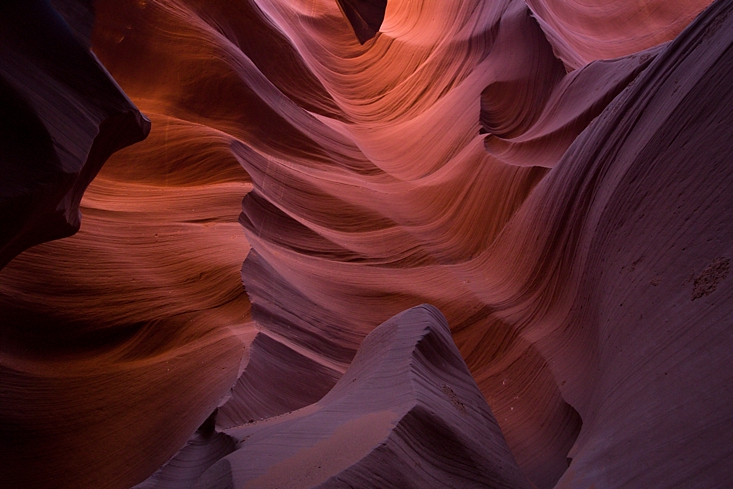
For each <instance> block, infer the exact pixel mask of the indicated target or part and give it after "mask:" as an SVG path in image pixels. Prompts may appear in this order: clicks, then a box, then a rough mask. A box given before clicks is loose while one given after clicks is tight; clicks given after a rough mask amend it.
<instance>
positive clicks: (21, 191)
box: [0, 0, 150, 269]
mask: <svg viewBox="0 0 733 489" xmlns="http://www.w3.org/2000/svg"><path fill="white" fill-rule="evenodd" d="M0 58H2V60H3V61H2V63H0V105H2V107H3V113H2V116H1V117H0V124H1V125H2V127H0V132H1V133H2V138H3V143H2V145H1V146H0V269H1V268H3V267H4V266H5V265H7V263H8V262H9V261H10V260H12V259H13V258H14V257H15V256H17V255H18V254H19V253H21V252H22V251H23V250H25V249H27V248H30V247H31V246H34V245H36V244H39V243H42V242H44V241H49V240H52V239H58V238H63V237H67V236H71V235H72V234H74V233H75V232H76V231H78V229H79V225H80V219H81V215H80V212H79V202H80V200H81V197H82V194H83V193H84V190H85V189H86V188H87V186H88V185H89V183H90V182H91V181H92V179H93V178H94V177H95V176H96V174H97V172H99V170H100V168H101V167H102V165H103V164H104V162H105V161H106V160H107V158H109V156H110V155H111V154H112V153H114V152H115V151H117V150H119V149H121V148H123V147H125V146H128V145H130V144H133V143H135V142H138V141H141V140H143V139H145V137H146V136H147V135H148V132H149V131H150V121H149V120H148V119H147V118H146V117H145V116H144V115H142V114H141V113H140V112H139V111H138V110H137V108H136V107H135V105H133V103H132V102H131V101H130V100H129V99H128V98H127V96H126V95H125V94H124V93H123V92H122V91H121V90H120V88H119V87H118V86H117V84H116V83H115V81H114V80H113V79H112V78H111V77H110V76H109V74H108V73H107V71H106V70H105V69H104V68H103V67H102V66H101V65H100V64H99V62H98V61H97V60H96V58H95V57H94V56H93V55H92V54H91V53H90V52H89V51H88V50H87V49H86V47H85V46H83V45H82V44H81V43H80V42H79V40H78V39H77V38H76V37H75V36H74V34H73V33H72V31H71V30H70V28H69V26H68V25H67V24H66V23H65V21H64V20H63V18H62V17H61V16H60V15H59V14H58V13H56V11H55V10H54V9H53V8H52V7H51V6H50V5H49V4H48V3H47V2H43V1H40V0H31V1H28V2H4V3H3V5H2V6H1V7H0Z"/></svg>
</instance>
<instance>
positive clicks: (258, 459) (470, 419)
mask: <svg viewBox="0 0 733 489" xmlns="http://www.w3.org/2000/svg"><path fill="white" fill-rule="evenodd" d="M224 433H226V435H228V436H229V438H230V439H231V440H232V443H235V442H236V447H235V449H234V450H233V451H231V453H230V454H228V455H226V456H225V457H223V458H222V459H221V460H220V461H218V462H217V463H215V464H211V463H210V461H209V459H208V458H206V457H203V456H202V457H200V458H199V459H198V467H200V471H201V475H200V476H199V478H198V480H197V482H195V483H194V484H193V485H192V486H189V485H188V483H187V482H184V479H185V476H186V475H187V474H188V472H187V470H185V469H182V467H184V466H186V464H185V463H184V457H183V455H184V454H189V453H193V450H194V446H195V445H193V444H190V445H189V446H188V447H187V449H189V450H186V451H183V452H181V454H179V455H178V456H177V457H176V458H174V459H173V460H171V462H169V464H168V465H167V466H166V467H164V468H163V469H162V470H161V471H160V472H159V474H156V476H154V479H157V480H163V479H165V480H169V481H173V480H175V479H176V475H179V483H178V485H177V486H175V487H179V488H184V487H197V488H198V487H200V488H207V489H215V488H225V487H228V488H244V487H259V488H269V487H273V488H274V487H292V488H299V487H303V488H309V487H324V488H325V487H347V486H350V487H374V486H377V487H384V488H389V487H399V488H412V487H414V488H428V487H436V488H437V487H446V486H448V487H507V488H510V487H511V488H522V487H531V484H530V483H529V482H528V481H527V480H526V479H525V478H524V476H523V475H522V473H521V471H520V470H519V467H517V465H516V462H515V461H514V458H513V457H512V455H511V452H510V451H509V448H508V447H507V445H506V442H505V441H504V438H503V437H502V435H501V431H500V429H499V427H498V425H497V423H496V421H495V420H494V417H493V415H492V414H491V410H490V409H489V407H488V406H487V405H486V401H485V400H484V398H483V396H482V395H481V392H480V391H479V390H478V387H477V386H476V383H475V382H474V380H473V379H472V378H471V374H470V373H469V371H468V368H467V367H466V364H465V362H464V361H463V359H462V358H461V356H460V353H459V352H458V349H457V348H456V346H455V345H454V344H453V341H452V339H451V336H450V331H449V329H448V325H447V323H446V322H445V318H443V316H442V315H441V314H440V312H439V311H438V310H437V309H435V308H433V307H431V306H419V307H415V308H413V309H410V310H408V311H405V312H403V313H401V314H399V315H397V316H395V317H394V318H392V319H390V320H388V321H386V322H385V323H384V324H382V325H381V326H379V327H378V328H376V329H375V330H374V331H372V332H371V333H370V334H369V335H368V336H367V337H366V339H365V340H364V342H363V343H362V345H361V347H360V348H359V351H358V352H357V354H356V357H355V358H354V361H353V362H352V364H351V366H350V367H349V369H348V370H347V371H346V373H345V374H344V376H343V377H342V378H341V380H340V381H339V382H338V383H337V384H336V386H335V387H334V388H333V389H332V390H331V391H330V392H329V393H328V394H327V395H326V396H325V397H324V398H323V399H321V400H320V401H319V402H317V403H315V404H313V405H311V406H309V407H306V408H303V409H301V410H299V411H295V412H292V413H289V414H287V415H284V416H279V417H275V418H272V419H269V420H265V421H261V422H257V423H249V424H245V425H243V426H240V427H234V428H231V429H227V430H225V431H224ZM216 436H221V434H219V435H216ZM189 460H190V459H189ZM207 462H209V464H210V465H211V466H210V467H206V463H207ZM191 466H192V467H193V464H192V465H191ZM188 470H191V469H188ZM151 482H152V481H151ZM150 487H166V486H164V485H151V486H150Z"/></svg>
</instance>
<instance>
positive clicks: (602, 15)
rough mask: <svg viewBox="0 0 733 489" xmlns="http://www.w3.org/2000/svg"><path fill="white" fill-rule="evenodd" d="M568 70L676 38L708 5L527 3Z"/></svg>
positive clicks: (692, 0) (655, 0)
mask: <svg viewBox="0 0 733 489" xmlns="http://www.w3.org/2000/svg"><path fill="white" fill-rule="evenodd" d="M526 1H527V4H528V5H529V7H530V8H531V9H532V12H533V13H534V15H535V16H536V17H537V19H538V21H539V22H540V25H541V26H542V29H543V31H545V35H546V36H547V39H548V40H549V41H550V43H551V44H552V47H553V50H554V51H555V54H556V55H557V57H558V58H560V59H561V60H562V61H563V63H565V66H566V67H567V68H568V70H569V71H572V70H574V69H577V68H580V67H581V66H584V65H585V64H587V63H589V62H591V61H594V60H597V59H612V58H618V57H622V56H626V55H629V54H631V53H635V52H637V51H643V50H644V49H646V48H648V47H649V46H653V45H655V44H660V43H663V42H665V41H667V40H669V39H672V38H674V37H675V36H677V35H678V34H679V33H680V32H681V31H682V29H684V28H685V27H687V25H688V24H689V23H690V22H692V20H693V19H694V18H695V16H697V15H698V14H699V13H700V12H701V11H702V10H703V9H705V7H707V6H708V5H709V4H710V3H711V2H710V0H680V1H677V2H665V1H664V0H650V1H644V2H613V3H608V2H599V1H579V0H568V1H565V0H526Z"/></svg>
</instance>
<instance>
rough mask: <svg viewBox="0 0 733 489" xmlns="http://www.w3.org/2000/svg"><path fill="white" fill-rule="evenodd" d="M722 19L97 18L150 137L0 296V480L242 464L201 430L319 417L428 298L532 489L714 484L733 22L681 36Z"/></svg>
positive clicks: (126, 478)
mask: <svg viewBox="0 0 733 489" xmlns="http://www.w3.org/2000/svg"><path fill="white" fill-rule="evenodd" d="M344 3H348V2H344ZM357 3H360V2H353V4H354V5H356V4H357ZM707 3H708V2H705V1H699V2H697V1H696V2H692V1H691V2H656V3H655V2H646V3H645V4H644V5H645V6H647V7H648V8H647V9H646V10H645V11H644V12H645V14H644V15H639V14H638V12H639V4H638V2H630V1H629V2H626V1H622V2H616V3H614V4H613V6H611V7H609V6H602V5H599V6H594V7H593V9H591V7H590V6H589V5H588V4H587V2H586V3H584V4H583V5H581V4H580V3H578V2H575V3H573V2H554V1H551V0H532V1H528V2H526V3H525V2H523V1H520V0H504V1H482V0H470V1H462V2H424V1H418V0H393V1H390V2H388V3H387V6H386V9H385V10H384V17H383V21H382V22H381V26H379V32H376V30H375V29H372V30H375V32H376V34H375V35H374V37H373V38H372V39H371V40H369V41H368V42H366V43H364V44H363V45H362V44H361V43H360V42H359V39H358V38H357V37H356V36H355V31H354V26H353V25H352V23H351V22H350V21H349V19H348V18H347V17H346V16H345V15H344V12H343V11H342V10H341V8H340V7H339V3H338V2H336V1H332V0H308V1H306V0H303V1H298V2H293V1H291V0H287V1H286V0H247V1H242V2H230V1H224V0H220V1H218V0H207V1H199V0H160V1H156V2H144V1H136V2H131V1H130V2H127V1H125V2H119V1H111V0H110V1H107V0H100V1H97V2H95V9H94V26H93V32H92V35H91V46H92V49H93V51H94V53H95V54H96V55H97V56H98V57H99V59H100V60H101V62H102V63H103V64H104V66H105V67H106V68H107V69H108V70H109V71H110V73H111V74H112V75H113V76H114V77H115V80H117V81H118V82H119V84H120V86H121V87H122V88H123V89H124V90H125V91H126V93H127V94H128V95H129V96H130V98H131V99H132V100H134V102H135V104H136V105H137V106H138V107H140V109H141V110H143V111H144V112H145V113H146V114H148V115H149V117H150V119H151V120H152V123H153V129H152V132H151V134H150V136H149V137H148V139H147V140H146V141H145V142H143V143H141V144H138V145H134V146H132V147H130V148H127V149H124V150H122V151H120V152H118V153H116V154H115V155H113V156H112V157H111V158H110V159H109V161H108V162H107V164H106V165H105V168H104V169H103V170H102V171H101V172H100V174H99V176H98V178H97V179H96V180H95V181H94V182H93V183H92V184H91V185H90V186H89V188H88V190H87V192H86V194H85V197H84V199H83V200H82V203H81V208H82V211H83V212H84V214H85V219H84V225H83V227H82V229H81V230H80V232H79V233H78V234H77V235H76V236H74V237H72V238H68V239H65V240H62V241H60V242H54V243H47V244H43V245H40V246H37V247H34V248H31V249H30V250H28V251H26V252H25V253H22V254H21V255H19V256H18V257H17V258H16V259H14V260H13V261H12V262H11V263H10V264H9V265H8V266H7V267H6V268H5V269H3V270H2V272H1V273H0V317H2V318H3V323H2V328H1V329H0V334H1V337H0V340H1V341H0V344H1V345H2V348H3V350H2V352H3V355H2V360H1V363H2V371H1V374H2V386H3V394H2V395H3V402H2V404H0V414H1V415H2V416H0V420H2V426H1V428H2V431H3V433H2V436H0V448H1V449H2V455H3V456H2V457H0V464H3V465H2V466H1V468H2V474H3V475H4V476H5V475H6V477H4V478H3V480H4V481H5V480H8V481H10V483H11V485H12V486H13V487H48V486H49V485H53V484H57V485H58V484H62V485H63V484H65V485H66V487H120V488H124V487H129V486H130V485H132V484H135V483H138V482H140V481H142V480H144V479H145V478H146V477H148V476H149V475H150V474H151V473H152V472H153V471H154V470H155V469H156V468H157V467H159V466H160V465H161V464H162V463H163V462H164V461H165V460H166V459H168V458H169V457H170V456H171V455H172V454H174V453H175V452H176V451H177V450H179V449H180V448H181V446H183V445H184V443H185V441H186V439H188V438H189V437H190V435H191V433H193V432H194V431H195V430H196V428H197V427H201V428H200V430H199V431H198V432H197V434H195V435H194V437H193V438H192V439H191V440H190V443H189V445H188V446H187V447H186V448H184V450H183V451H182V452H181V454H180V457H183V459H184V460H185V461H184V462H182V463H181V464H180V465H181V466H182V467H188V468H191V467H194V468H193V469H191V470H190V471H189V472H187V474H188V475H186V476H185V479H186V480H188V481H189V482H191V481H193V480H195V479H196V478H197V477H198V476H199V472H198V471H199V470H200V467H201V464H200V463H199V462H198V461H199V460H207V461H208V462H207V463H209V462H212V463H213V461H215V460H218V459H219V458H221V457H222V456H225V455H227V454H229V453H230V451H232V450H234V449H235V448H236V446H232V444H231V440H230V439H228V438H226V435H221V434H217V433H216V430H215V429H214V428H213V426H215V425H216V424H217V423H219V425H220V428H223V427H224V426H232V425H233V424H235V423H239V422H242V421H249V419H258V418H261V417H268V416H273V415H276V414H280V413H282V412H286V411H290V410H295V409H299V408H302V407H304V406H306V405H307V404H310V403H312V402H313V401H314V400H315V399H316V398H317V397H318V396H320V395H321V393H324V392H326V391H327V390H328V388H329V387H330V386H331V385H333V383H335V382H336V380H337V379H338V378H340V376H341V375H342V372H344V371H346V369H347V368H348V366H349V365H350V364H351V362H352V360H353V359H354V355H355V353H356V351H357V350H358V348H359V347H360V345H361V343H362V340H363V339H364V338H365V337H366V336H367V335H368V334H369V333H370V332H371V331H372V330H373V329H374V328H376V327H377V325H379V324H381V323H383V322H384V321H385V320H387V319H388V318H390V317H392V316H393V315H395V314H397V313H398V312H400V311H403V310H405V309H408V308H410V307H413V306H415V305H418V304H422V303H425V302H429V303H432V304H434V305H436V306H437V307H439V308H440V310H441V311H442V312H443V313H444V314H445V316H446V318H447V320H448V324H450V325H451V331H452V333H453V338H454V340H455V342H456V345H457V346H458V349H459V351H460V353H461V355H462V356H463V358H464V359H465V362H466V364H467V366H468V368H469V370H470V371H471V374H472V375H473V377H474V378H475V380H476V383H477V385H478V387H479V389H480V391H481V393H482V394H483V397H484V398H485V399H486V401H488V404H489V405H490V406H491V411H492V412H493V415H494V416H495V420H496V422H497V423H498V426H499V428H501V432H502V433H503V438H504V439H505V440H506V444H507V446H508V448H509V450H510V451H511V455H512V457H513V458H514V460H516V464H517V466H518V467H519V469H520V470H521V471H522V474H523V476H524V477H525V478H526V479H527V480H529V481H530V482H531V483H532V484H534V485H535V486H537V487H542V488H544V487H553V486H555V485H556V484H557V485H559V486H561V487H587V486H591V485H596V486H598V487H600V486H614V487H615V486H625V487H640V488H641V487H658V486H666V487H674V486H684V487H686V486H692V487H711V486H713V487H715V486H721V485H725V484H726V483H727V481H728V480H730V475H731V474H730V471H729V469H728V464H726V461H727V460H728V459H729V457H730V451H731V448H730V447H731V444H730V442H729V440H730V439H731V434H732V433H731V432H730V431H731V426H733V422H732V421H731V417H730V415H729V414H728V413H729V411H730V410H729V409H728V408H727V406H728V405H729V404H730V401H731V396H730V394H729V393H728V391H729V389H728V385H729V384H730V376H729V375H728V374H726V372H728V370H729V369H728V368H727V365H728V364H729V363H730V351H732V349H731V346H733V345H731V344H730V338H731V335H730V329H731V326H730V321H729V320H728V318H729V317H730V316H731V314H730V313H731V311H730V304H733V301H731V298H730V293H731V288H730V278H729V276H728V273H729V269H730V257H731V254H732V253H733V250H731V240H730V236H732V235H733V229H730V227H731V223H730V219H727V218H726V217H727V215H728V210H729V209H730V208H731V204H733V203H731V202H730V199H729V197H728V194H729V193H726V191H725V190H726V189H727V188H729V187H730V183H731V182H730V179H731V172H730V171H729V165H727V163H726V162H727V161H728V160H730V158H731V155H733V148H731V146H730V141H733V138H732V137H731V129H730V128H731V127H733V121H732V120H731V118H732V117H733V116H732V115H731V111H730V109H729V108H730V107H732V106H733V103H731V102H733V101H731V100H729V99H730V93H729V91H728V87H729V86H730V85H731V82H733V80H731V72H730V70H731V66H733V62H732V61H731V54H730V53H731V42H733V40H732V39H731V33H732V32H733V25H731V22H732V21H731V18H732V17H730V15H729V13H730V10H731V8H732V7H731V2H730V1H718V2H716V3H715V4H714V5H713V6H712V7H710V8H709V9H708V10H706V11H705V12H703V13H702V14H701V15H700V16H699V17H697V18H696V20H695V21H694V22H693V23H692V24H691V25H690V26H689V27H688V28H687V29H686V30H684V31H683V30H682V29H683V28H684V26H685V25H687V24H688V23H689V22H690V21H691V20H692V19H694V18H695V16H696V15H697V14H698V13H699V12H700V11H701V10H702V9H703V8H704V6H705V5H706V4H707ZM369 4H370V5H376V3H373V2H370V3H369ZM632 14H633V15H632ZM2 32H6V31H4V30H3V31H2ZM8 32H9V31H8ZM79 32H81V31H79ZM680 32H681V33H680ZM647 34H649V35H647ZM80 35H82V36H83V34H80ZM670 41H671V42H670ZM3 66H5V65H3ZM29 66H31V67H33V66H35V65H34V64H29ZM4 69H5V68H4ZM41 77H42V78H43V79H44V80H45V79H47V77H46V75H42V76H41ZM39 86H41V85H39ZM13 93H15V92H13ZM13 97H15V96H14V95H13ZM29 127H30V126H29ZM34 127H36V126H34ZM38 127H40V126H38ZM85 134H90V133H89V132H85ZM40 139H43V138H40ZM40 139H39V140H40ZM39 147H40V146H39ZM242 167H243V168H244V170H245V171H243V170H242ZM245 193H246V194H247V196H246V197H245V199H244V201H243V202H242V205H241V210H242V213H241V215H240V217H239V220H240V222H241V224H242V225H243V226H244V229H245V237H243V236H242V235H241V229H240V228H239V225H238V224H237V223H236V222H235V221H236V219H237V212H238V210H237V207H238V206H239V201H240V200H241V197H242V196H243V195H244V194H245ZM250 246H251V247H252V251H251V253H249V255H248V256H247V259H246V261H245V262H244V266H243V267H241V279H242V281H243V282H244V284H245V287H246V290H247V294H248V296H249V300H250V301H251V304H252V309H251V314H250V302H249V301H248V300H247V298H246V297H245V296H244V294H243V291H242V289H241V285H240V283H239V278H238V274H239V269H240V266H241V264H242V261H243V260H244V257H245V255H247V252H248V250H249V248H250ZM252 320H254V321H255V323H253V322H252ZM247 362H249V363H247ZM288 362H292V365H298V366H299V368H301V369H302V370H303V373H302V375H300V373H299V375H293V374H292V372H291V371H290V370H289V368H288V365H290V364H289V363H288ZM271 363H275V365H274V366H272V368H271V370H270V369H267V371H266V372H267V373H264V374H263V371H264V370H265V365H267V364H271ZM270 371H272V373H273V376H274V378H277V379H278V380H277V382H278V383H275V382H274V381H272V380H271V379H270V378H268V375H269V372H270ZM306 372H307V373H306ZM436 375H437V374H436ZM237 378H239V380H238V381H236V379H237ZM280 379H282V380H280ZM284 380H287V382H284ZM305 383H308V384H311V385H313V386H314V389H313V390H306V389H304V388H303V386H304V385H305ZM316 406H318V404H316ZM216 407H219V408H220V409H219V411H218V412H217V414H216V415H215V416H214V417H210V418H209V422H208V423H206V424H204V426H202V423H204V421H205V420H206V419H207V417H209V415H210V414H211V413H212V411H213V410H214V409H215V408H216ZM306 409H307V408H306ZM356 412H357V411H354V413H356ZM362 414H365V413H364V412H362ZM366 414H368V413H366ZM357 418H359V417H355V418H354V419H357ZM279 419H281V418H273V420H271V421H264V422H262V423H265V424H267V423H270V424H267V426H270V425H272V426H275V425H276V424H278V420H279ZM303 419H305V418H303ZM362 419H363V417H362ZM370 419H371V418H370ZM296 421H297V420H296ZM371 421H373V422H374V425H375V426H384V425H385V423H384V422H383V421H384V420H381V419H376V418H375V419H373V420H371ZM262 423H260V422H258V423H254V424H253V425H252V426H251V427H250V428H253V427H255V426H264V424H262ZM386 424H389V423H386ZM417 431H420V430H417ZM219 435H221V436H219ZM238 442H239V440H238ZM423 442H424V443H425V444H428V442H429V440H427V439H425V440H423V441H421V443H423ZM466 443H468V445H471V443H472V441H471V440H467V441H466ZM245 445H246V443H245V444H244V445H242V446H243V447H244V446H245ZM471 446H472V445H471ZM130 447H135V448H134V449H133V448H130ZM417 452H419V450H416V453H417ZM236 453H237V452H233V454H232V455H231V456H232V457H234V456H235V455H234V454H236ZM421 453H422V456H421V458H420V460H419V462H420V464H421V465H423V466H424V470H425V471H426V472H429V471H432V470H435V471H443V470H446V469H447V467H446V464H445V463H444V462H441V461H435V460H433V459H430V458H429V457H428V455H427V453H428V451H423V452H421ZM569 459H571V460H569ZM175 460H181V459H174V461H175ZM174 461H171V464H172V463H174ZM191 461H194V462H191ZM569 461H570V466H569V467H568V462H569ZM176 463H177V462H176ZM169 465H170V464H169ZM224 465H225V463H224V462H222V465H219V466H218V467H220V468H221V467H223V466H224ZM378 466H379V464H375V467H377V468H379V467H378ZM387 467H388V465H386V462H385V466H384V467H383V469H384V470H387V469H386V468H387ZM232 473H234V472H232ZM227 474H228V472H227V470H223V471H222V472H220V473H218V474H217V473H213V472H212V473H210V474H209V476H211V477H214V478H217V477H222V479H221V480H226V477H228V475H227ZM209 476H207V477H209ZM242 477H244V476H242ZM162 480H164V477H163V478H160V479H159V481H162ZM217 480H218V479H217ZM59 481H61V482H59ZM148 482H150V481H148Z"/></svg>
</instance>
